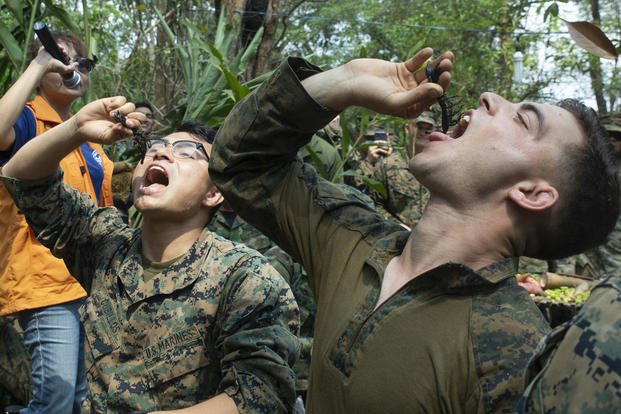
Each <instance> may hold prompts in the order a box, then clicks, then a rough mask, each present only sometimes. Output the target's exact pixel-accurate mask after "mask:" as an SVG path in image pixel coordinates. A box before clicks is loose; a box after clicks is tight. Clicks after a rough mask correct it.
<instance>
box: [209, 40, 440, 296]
mask: <svg viewBox="0 0 621 414" xmlns="http://www.w3.org/2000/svg"><path fill="white" fill-rule="evenodd" d="M431 54H432V50H431V49H424V50H422V51H421V52H419V53H418V54H417V55H416V56H414V57H413V58H412V59H410V60H408V61H407V62H401V63H393V62H386V61H382V60H375V59H363V60H354V61H352V62H349V63H347V64H345V65H344V66H341V67H338V68H336V69H332V70H330V71H327V72H320V70H319V69H318V68H317V67H314V66H312V65H310V64H308V63H307V62H305V61H303V60H302V59H297V58H289V59H288V60H287V61H286V62H285V63H284V64H283V65H281V66H280V67H279V68H278V69H277V70H276V72H275V73H274V75H273V76H272V77H271V78H270V79H269V80H267V81H266V82H264V84H263V85H262V86H261V87H260V88H259V89H258V90H257V91H256V92H254V93H252V94H251V95H249V96H248V97H247V98H246V99H245V100H244V101H242V102H241V103H240V104H238V105H237V106H236V107H235V108H234V110H233V111H232V112H231V114H229V116H228V117H227V119H226V121H225V123H224V125H223V126H222V127H221V128H220V131H219V133H218V135H217V137H216V140H215V143H214V146H213V148H212V159H211V162H210V176H211V178H212V179H213V181H214V182H215V184H216V185H217V186H218V187H219V188H220V190H221V191H222V193H223V194H224V195H225V198H226V199H227V201H228V202H229V203H230V204H231V205H232V206H233V208H234V209H235V211H236V212H237V213H238V214H240V215H241V216H242V217H243V218H244V219H246V220H247V221H248V222H250V223H251V224H252V225H254V226H255V227H257V228H259V229H260V230H261V231H263V232H264V233H266V234H267V235H268V236H269V237H270V238H272V239H273V240H275V241H276V242H277V243H278V244H279V245H280V246H281V247H282V248H283V249H285V250H286V251H287V252H288V253H289V254H291V255H292V256H293V257H294V259H295V260H296V261H298V262H300V263H302V264H303V265H304V268H305V269H306V270H307V271H308V274H309V278H310V279H311V284H312V285H313V288H314V290H315V292H317V288H318V284H320V283H319V282H318V281H317V279H318V277H319V276H318V274H319V273H320V270H319V269H320V268H321V260H319V258H321V257H325V255H327V254H334V253H335V251H336V248H333V247H335V246H333V245H331V244H334V245H336V244H338V243H339V241H340V240H341V239H340V237H342V239H343V240H345V241H346V242H348V243H354V242H355V241H354V239H353V237H350V236H351V235H352V234H350V233H351V232H353V233H357V234H362V232H363V231H364V232H368V231H372V229H370V228H368V226H367V225H366V224H365V226H366V227H365V228H364V229H361V228H357V226H358V223H353V222H347V223H344V221H345V217H353V218H356V217H357V218H360V217H362V216H369V215H374V214H375V213H374V212H372V211H371V210H370V209H368V208H367V207H366V206H365V205H364V204H363V203H360V202H359V201H358V200H354V199H352V197H348V196H347V195H346V194H344V193H343V191H342V190H341V189H340V188H338V187H336V186H332V185H331V184H330V183H327V182H324V181H322V180H321V179H319V178H318V177H317V176H316V174H314V173H313V170H312V169H311V168H310V167H308V166H304V165H302V164H301V163H300V162H299V160H297V158H296V153H297V151H298V149H299V148H300V147H301V146H303V145H304V144H306V143H307V142H308V141H309V140H310V138H311V136H312V135H313V133H314V132H315V131H317V130H318V129H320V128H321V127H323V126H324V125H326V124H327V123H328V122H329V121H330V120H332V119H333V118H334V117H335V116H336V112H337V111H341V110H343V109H345V108H346V107H348V106H351V105H362V106H366V107H368V108H370V109H373V110H375V111H378V112H382V113H388V114H391V115H400V116H406V117H414V116H416V115H417V114H418V113H420V112H421V111H423V110H424V109H425V108H427V107H428V106H429V105H430V104H431V103H433V102H434V101H435V99H436V98H437V97H438V96H440V95H441V94H442V92H443V89H444V88H446V86H448V83H449V81H450V70H451V68H452V55H451V54H450V53H447V54H446V55H445V56H442V58H441V59H439V60H436V61H435V62H433V63H432V64H440V65H441V67H442V69H443V70H445V73H443V75H442V76H441V78H440V82H439V85H433V84H428V83H426V81H425V76H424V66H425V64H424V63H425V62H426V60H427V59H428V58H429V57H430V56H431ZM346 211H347V214H345V212H346ZM348 220H349V219H348ZM362 221H363V220H360V222H362ZM366 222H367V223H368V222H369V220H367V221H366ZM342 248H344V246H342V245H340V246H339V247H338V249H342Z"/></svg>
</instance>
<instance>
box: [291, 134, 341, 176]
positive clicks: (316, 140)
mask: <svg viewBox="0 0 621 414" xmlns="http://www.w3.org/2000/svg"><path fill="white" fill-rule="evenodd" d="M311 151H312V153H314V154H315V155H316V156H317V158H318V160H319V161H320V162H321V164H322V165H321V169H320V168H319V167H317V162H316V161H317V160H315V158H314V157H313V155H312V153H311ZM298 157H300V158H302V161H304V162H307V163H309V164H311V165H314V166H315V168H316V169H317V171H318V172H319V173H320V175H321V176H322V177H324V178H325V179H326V180H328V181H332V182H336V183H342V182H343V165H342V162H341V156H340V155H339V152H338V151H337V149H336V148H334V146H333V145H330V144H329V143H328V142H327V141H325V140H323V139H322V138H320V137H319V136H318V135H313V137H312V138H311V141H310V142H309V143H308V144H306V145H305V146H303V147H302V148H300V150H299V151H298Z"/></svg>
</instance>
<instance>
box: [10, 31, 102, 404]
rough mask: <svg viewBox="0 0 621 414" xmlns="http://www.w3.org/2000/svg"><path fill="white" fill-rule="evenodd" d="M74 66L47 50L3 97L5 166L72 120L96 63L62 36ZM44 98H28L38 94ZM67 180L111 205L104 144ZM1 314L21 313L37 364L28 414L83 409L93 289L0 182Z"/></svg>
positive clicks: (79, 155) (89, 148)
mask: <svg viewBox="0 0 621 414" xmlns="http://www.w3.org/2000/svg"><path fill="white" fill-rule="evenodd" d="M54 37H55V39H56V41H57V43H58V44H59V46H60V47H61V48H62V50H63V51H64V53H65V54H66V55H67V56H68V57H69V58H70V60H71V62H70V64H69V65H65V64H63V63H62V62H60V61H59V60H56V59H54V58H53V57H51V56H50V55H49V54H48V53H47V52H46V51H45V50H44V49H43V48H39V46H40V45H35V46H36V47H37V49H34V51H33V56H34V57H33V59H32V61H31V62H30V64H29V66H28V68H27V69H26V70H25V71H24V73H23V74H22V75H21V76H20V78H19V79H18V80H17V82H15V84H14V85H13V86H12V87H11V88H10V89H9V90H8V91H7V93H6V94H5V95H4V96H3V97H2V98H1V99H0V165H2V164H4V163H5V162H6V161H8V160H9V159H10V158H11V157H12V156H13V155H14V154H15V153H16V152H17V151H19V149H20V148H21V147H22V146H23V145H24V144H25V143H26V142H28V141H29V140H30V139H32V138H33V137H35V136H36V135H40V134H41V133H43V132H44V131H46V130H48V129H50V128H52V127H54V126H56V125H58V124H60V123H61V122H63V121H64V120H66V119H68V118H69V117H70V115H71V114H70V110H71V105H72V104H73V102H74V101H75V100H76V99H78V98H80V97H81V96H82V95H83V94H84V92H85V90H86V88H87V86H88V81H89V72H90V71H91V70H92V69H93V67H94V62H93V61H91V60H89V59H87V58H86V57H85V56H86V55H87V50H86V48H85V46H84V44H83V43H82V41H81V40H80V39H78V38H77V37H76V36H74V35H72V34H66V33H56V34H55V35H54ZM71 71H75V72H76V73H77V74H78V75H79V76H80V82H79V84H78V85H75V86H66V85H65V84H64V83H63V78H62V77H61V74H65V73H68V72H71ZM35 88H36V90H37V95H36V96H35V98H34V99H33V100H31V101H28V99H29V97H30V95H31V93H32V92H33V90H35ZM61 168H62V170H63V173H64V180H65V182H66V183H67V184H69V185H70V186H72V187H74V188H76V189H78V190H80V191H82V192H86V193H88V194H89V195H90V196H91V198H92V199H93V202H94V203H96V204H99V205H100V206H107V205H112V190H111V177H112V169H113V164H112V162H111V161H110V160H109V159H108V158H107V157H106V155H105V154H104V152H103V150H102V148H101V146H99V145H97V144H91V143H87V144H85V145H83V146H82V147H80V148H78V149H76V150H75V151H73V152H72V153H71V154H69V155H68V156H67V157H66V158H65V159H63V161H62V162H61ZM0 233H2V234H5V235H7V236H5V237H3V238H2V240H0V315H15V316H17V317H18V319H19V323H20V325H21V326H22V328H23V330H24V343H25V345H26V348H27V349H28V351H29V353H30V357H31V362H32V379H33V399H32V400H31V401H30V403H29V405H28V407H27V408H26V409H25V410H22V411H21V412H22V413H28V414H29V413H52V412H54V413H71V412H80V411H79V406H80V404H81V402H82V401H83V400H84V398H85V397H86V375H85V372H84V353H83V349H82V347H83V330H82V329H81V323H80V316H79V312H78V311H79V307H80V305H81V304H82V302H83V299H84V297H85V296H86V291H85V290H84V288H83V287H82V286H80V284H79V283H78V282H77V281H76V280H75V279H74V278H73V277H72V276H71V274H70V273H69V270H68V269H67V268H66V267H65V264H64V262H63V261H61V260H59V259H57V258H55V257H54V256H53V255H52V254H51V253H50V251H49V250H48V249H46V248H45V247H43V246H42V245H41V244H40V243H39V242H38V241H37V240H36V239H35V237H34V235H33V233H32V231H31V230H30V229H29V228H28V225H27V224H26V221H25V219H24V217H23V215H22V214H21V213H20V212H19V211H17V209H16V207H15V205H14V204H13V201H12V199H11V197H10V196H9V195H8V194H7V192H6V190H5V188H4V186H2V184H0Z"/></svg>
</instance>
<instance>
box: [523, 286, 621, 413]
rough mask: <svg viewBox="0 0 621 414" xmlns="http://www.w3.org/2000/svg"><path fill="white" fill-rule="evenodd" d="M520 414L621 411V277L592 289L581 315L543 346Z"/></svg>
mask: <svg viewBox="0 0 621 414" xmlns="http://www.w3.org/2000/svg"><path fill="white" fill-rule="evenodd" d="M525 384H526V386H527V388H526V391H525V393H524V397H523V399H522V401H521V402H520V407H519V410H518V412H520V413H552V412H554V413H602V414H604V413H618V412H619V411H620V410H621V277H619V276H614V277H610V278H608V279H606V280H604V281H602V282H600V283H599V284H598V285H597V286H596V287H594V288H593V290H592V292H591V295H590V296H589V299H588V300H587V301H586V302H585V304H584V305H583V307H582V309H581V310H580V312H579V313H578V314H577V315H576V316H575V317H574V318H573V319H572V320H571V321H569V322H566V323H565V324H563V325H560V326H558V327H556V328H555V329H554V330H553V331H552V332H550V334H548V336H547V337H546V338H545V340H544V341H542V342H541V344H540V345H539V347H538V349H537V352H536V354H535V356H534V357H533V359H532V360H531V362H530V364H529V367H528V371H527V374H526V380H525Z"/></svg>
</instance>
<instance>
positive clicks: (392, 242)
mask: <svg viewBox="0 0 621 414" xmlns="http://www.w3.org/2000/svg"><path fill="white" fill-rule="evenodd" d="M409 235H410V233H409V232H408V231H405V230H404V231H400V232H396V233H393V234H391V235H389V236H387V237H385V238H383V239H380V240H378V242H377V243H376V245H375V248H374V249H373V250H372V251H371V253H370V255H369V257H368V258H367V260H366V263H367V264H368V265H369V266H371V267H372V268H373V269H375V271H376V272H377V275H378V278H379V282H380V284H381V281H382V279H383V277H384V271H385V270H386V266H387V265H388V262H389V261H390V260H391V259H392V258H393V257H395V256H397V255H398V254H401V252H402V251H403V249H404V248H405V244H406V242H407V239H408V237H409ZM517 269H518V258H517V257H508V258H505V259H502V260H499V261H497V262H495V263H492V264H490V265H488V266H485V267H483V268H481V269H479V270H473V269H471V268H470V267H468V266H466V265H463V264H460V263H452V262H447V263H444V264H442V265H440V266H438V267H436V268H434V269H431V270H429V271H427V272H425V273H424V274H422V275H419V276H418V277H416V278H415V279H413V280H418V279H432V280H433V284H434V285H437V286H438V287H440V288H443V290H445V291H459V290H463V289H471V288H473V287H485V286H490V285H495V284H497V283H500V282H502V281H504V280H506V279H508V278H511V277H514V276H515V274H516V273H517Z"/></svg>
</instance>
